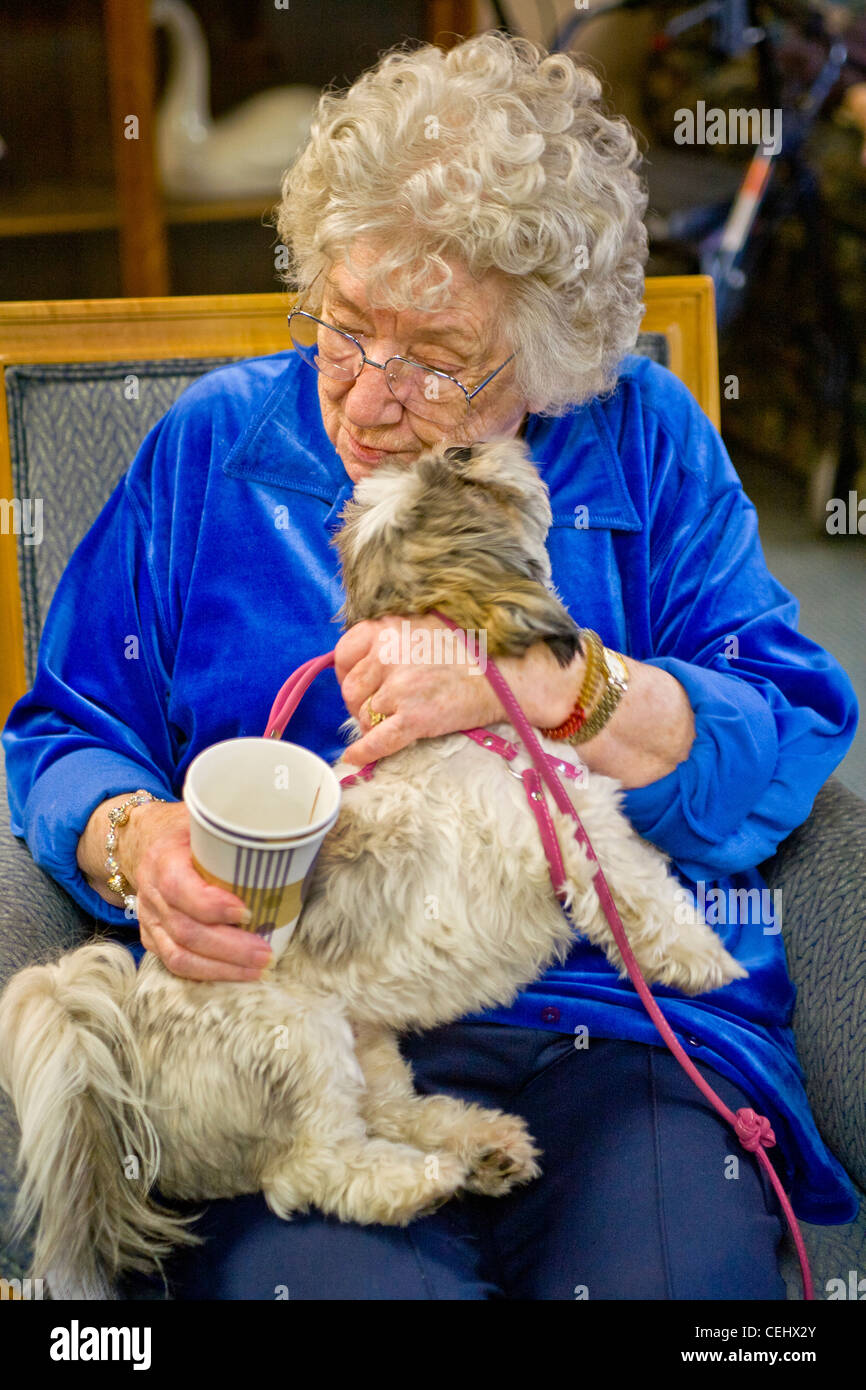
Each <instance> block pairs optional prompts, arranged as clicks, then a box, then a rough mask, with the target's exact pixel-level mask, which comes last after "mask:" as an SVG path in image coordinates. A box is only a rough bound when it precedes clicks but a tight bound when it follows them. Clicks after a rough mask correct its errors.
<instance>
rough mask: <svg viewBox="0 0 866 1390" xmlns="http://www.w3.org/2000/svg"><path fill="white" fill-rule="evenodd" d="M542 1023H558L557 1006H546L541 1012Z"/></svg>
mask: <svg viewBox="0 0 866 1390" xmlns="http://www.w3.org/2000/svg"><path fill="white" fill-rule="evenodd" d="M541 1021H542V1023H558V1022H559V1009H557V1008H556V1006H555V1005H553V1004H547V1005H545V1007H544V1008H543V1009H542V1010H541Z"/></svg>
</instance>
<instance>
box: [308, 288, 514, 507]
mask: <svg viewBox="0 0 866 1390" xmlns="http://www.w3.org/2000/svg"><path fill="white" fill-rule="evenodd" d="M449 265H450V266H451V268H452V270H453V272H454V280H453V281H452V286H453V290H452V299H451V306H450V307H449V308H447V309H439V310H434V311H418V310H414V309H411V310H410V309H406V310H400V311H396V310H393V309H371V308H370V306H369V304H368V302H367V297H366V293H365V289H364V280H363V279H358V278H356V277H355V276H353V275H352V274H350V272H349V271H348V270H347V269H346V267H345V265H344V264H343V263H342V262H340V261H338V262H335V264H334V265H333V266H332V267H331V269H330V271H329V272H328V273H327V275H326V281H325V288H324V298H323V301H322V308H321V312H320V314H319V317H320V318H322V319H323V320H324V321H325V322H326V323H330V324H333V325H334V326H335V327H336V328H342V329H345V330H346V331H347V332H349V333H351V334H352V336H353V337H355V338H358V339H359V341H360V342H361V344H362V346H363V348H364V352H365V354H366V356H367V357H369V358H371V359H372V360H373V361H374V362H385V361H387V359H388V358H389V357H394V356H401V357H408V358H411V359H412V360H413V361H418V362H421V363H422V364H423V365H425V366H430V367H436V368H438V369H439V370H443V371H446V372H447V373H448V374H449V376H454V377H456V378H457V379H458V381H461V382H462V383H463V385H464V386H466V387H467V388H468V389H469V390H470V391H471V390H472V388H473V387H475V386H477V385H478V384H479V383H480V382H482V381H483V380H484V378H485V377H486V376H487V375H488V374H489V373H490V372H492V371H494V370H495V369H496V368H497V367H499V366H500V365H501V364H502V363H503V362H504V361H505V359H506V358H507V357H508V356H509V354H510V353H511V348H510V346H509V345H508V342H507V340H506V339H505V338H504V336H503V334H502V329H501V326H500V325H501V322H502V318H501V309H502V302H503V298H504V292H503V285H502V282H501V280H499V279H498V277H495V276H492V275H491V276H487V277H485V279H484V280H483V281H482V282H478V281H474V280H473V279H472V278H471V276H470V275H469V273H468V271H467V270H466V269H465V268H464V267H463V266H461V265H459V264H458V263H457V262H454V261H450V262H449ZM318 383H319V402H320V405H321V409H322V420H323V422H324V426H325V432H326V434H327V436H328V438H329V439H330V441H331V443H332V444H333V446H334V448H335V449H336V451H337V453H338V454H339V455H340V458H341V459H342V461H343V466H344V468H345V470H346V472H347V473H348V475H349V477H350V478H351V479H352V481H353V482H355V483H357V482H359V481H360V479H361V478H365V477H367V476H368V475H369V474H370V473H372V472H373V471H374V469H375V468H376V467H377V466H378V464H380V463H382V462H388V463H402V464H406V465H411V464H412V463H414V461H415V460H416V459H417V458H418V456H419V455H420V454H422V453H423V452H424V451H425V450H426V449H428V448H429V447H430V446H431V445H432V444H437V443H439V441H440V440H442V439H444V438H445V436H444V434H443V432H442V430H441V429H440V428H439V427H438V426H436V425H434V424H431V423H430V421H427V420H421V419H419V418H418V417H417V416H416V415H412V414H410V413H409V411H407V410H405V409H404V407H403V406H402V405H401V404H400V402H399V401H398V400H397V399H396V398H395V397H394V396H392V394H391V392H390V390H389V389H388V385H387V383H386V381H385V373H384V372H382V371H379V369H378V368H377V367H370V366H367V365H365V366H364V369H363V371H362V372H361V375H360V376H359V377H357V378H356V379H355V380H354V381H353V382H350V383H348V384H346V383H345V382H340V381H334V380H331V379H330V378H328V377H325V376H322V375H321V374H320V375H319V377H318ZM526 410H527V404H526V401H525V400H524V399H522V398H521V397H520V395H519V393H518V392H517V390H516V388H515V385H514V370H513V364H511V363H509V365H508V366H507V367H506V368H505V370H504V371H502V372H500V374H499V375H498V376H497V377H495V378H494V380H493V381H491V382H490V384H489V386H485V388H484V390H483V391H481V392H479V394H478V396H476V398H475V400H474V402H473V404H472V407H471V409H470V410H469V412H468V414H467V416H466V418H465V420H464V421H463V422H462V424H461V425H460V426H459V428H456V429H451V430H449V431H448V442H449V443H453V444H472V443H474V442H475V441H476V440H479V439H487V438H489V437H491V436H493V435H498V436H500V437H508V436H511V435H515V434H516V433H517V431H518V430H519V428H520V426H521V424H522V422H523V418H524V416H525V414H526Z"/></svg>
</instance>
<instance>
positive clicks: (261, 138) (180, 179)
mask: <svg viewBox="0 0 866 1390" xmlns="http://www.w3.org/2000/svg"><path fill="white" fill-rule="evenodd" d="M150 17H151V21H152V22H153V24H154V25H156V26H158V27H164V28H165V29H166V30H167V31H168V36H169V67H168V78H167V81H166V87H165V94H164V96H163V99H162V101H161V102H160V105H159V109H158V111H157V117H156V151H157V164H158V167H159V174H160V180H161V182H162V187H163V190H164V192H165V193H166V194H167V195H168V197H170V198H180V199H187V198H191V199H206V198H214V199H216V198H244V197H249V198H252V197H256V196H257V195H259V194H261V195H263V196H268V197H276V196H277V194H278V192H279V185H280V178H281V175H282V174H283V171H284V170H285V169H287V168H288V166H289V165H290V164H291V162H292V160H293V158H294V156H295V154H296V153H297V152H298V150H299V149H300V148H301V146H302V145H303V144H304V142H305V141H306V139H307V137H308V135H309V133H310V121H311V118H312V114H313V109H314V107H315V104H316V102H317V101H318V99H319V95H320V92H319V89H318V88H317V87H304V86H291V87H289V86H286V87H272V88H269V89H268V90H267V91H264V92H259V93H257V94H256V96H253V97H250V99H249V100H248V101H245V102H244V103H243V104H242V105H241V106H238V107H236V109H235V110H233V111H229V112H227V113H226V115H224V116H220V118H219V120H217V121H214V120H213V118H212V116H211V110H210V59H209V55H208V49H207V44H206V42H205V37H204V33H203V31H202V27H201V25H200V24H199V21H198V19H197V17H196V15H195V14H194V13H193V11H192V10H191V9H190V7H189V5H187V4H184V0H152V3H151V6H150Z"/></svg>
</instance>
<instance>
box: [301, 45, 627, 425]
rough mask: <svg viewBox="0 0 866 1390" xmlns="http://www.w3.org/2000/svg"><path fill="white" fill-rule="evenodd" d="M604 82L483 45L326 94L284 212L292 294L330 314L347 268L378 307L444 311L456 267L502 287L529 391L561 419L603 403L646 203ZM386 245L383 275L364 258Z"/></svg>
mask: <svg viewBox="0 0 866 1390" xmlns="http://www.w3.org/2000/svg"><path fill="white" fill-rule="evenodd" d="M601 91H602V84H601V81H600V79H599V77H598V76H597V75H596V73H595V72H594V71H593V70H592V69H591V68H590V67H588V66H586V65H585V64H582V63H580V62H577V61H575V60H574V59H573V58H572V57H571V56H569V55H567V54H562V53H557V54H549V53H547V52H546V51H545V50H544V49H542V48H540V47H539V46H538V45H537V44H534V43H532V42H530V41H529V40H527V39H515V38H509V37H507V36H505V35H503V34H501V33H486V34H481V35H479V36H477V37H475V38H470V39H466V40H465V41H464V42H462V43H459V44H457V46H456V47H454V48H452V49H450V50H449V51H447V52H444V51H443V50H442V49H440V48H438V47H436V46H434V45H432V44H425V45H423V46H421V47H414V48H411V47H409V46H407V45H405V44H404V45H399V46H398V47H397V48H394V49H391V50H389V51H388V52H387V53H386V54H384V56H383V57H382V58H381V59H380V60H379V62H378V64H377V65H376V66H375V67H374V68H372V69H370V71H368V72H366V73H364V74H362V76H361V77H359V78H358V79H357V81H356V82H355V83H354V84H353V85H352V86H351V87H349V88H348V89H347V90H344V91H325V92H323V94H322V96H321V98H320V100H319V103H318V106H317V109H316V113H315V119H314V121H313V125H312V129H311V135H310V139H309V141H308V143H307V145H306V146H305V148H304V149H303V150H302V151H301V153H300V155H299V156H298V158H297V159H296V160H295V162H294V164H293V165H292V167H291V168H290V169H288V170H287V171H286V173H285V175H284V176H283V181H282V189H281V199H280V202H279V203H278V204H277V206H276V207H275V209H274V218H275V223H276V229H277V234H278V238H279V240H280V241H281V242H282V243H283V244H284V246H285V247H286V248H287V250H288V252H289V261H288V265H287V268H286V270H285V272H284V274H283V275H282V278H283V279H284V280H285V281H286V282H287V283H288V284H289V285H291V286H293V287H294V286H297V288H298V289H299V290H300V291H301V292H302V293H305V292H306V291H307V290H308V289H310V287H312V290H311V296H310V299H309V301H308V304H307V307H309V308H310V310H311V312H313V313H315V312H317V307H320V305H321V293H322V284H323V280H324V277H323V276H320V273H321V272H322V271H323V270H326V269H328V268H330V266H331V265H332V264H334V263H335V262H336V261H338V260H339V261H343V262H345V263H346V265H347V266H348V268H349V269H350V270H352V271H353V272H354V273H355V274H358V275H362V276H363V278H364V281H365V286H366V290H367V294H368V297H369V298H370V301H371V303H376V304H379V305H381V306H383V307H386V306H387V307H390V308H392V309H396V310H399V309H405V308H413V309H416V310H419V309H439V308H443V307H446V306H447V304H448V302H449V282H450V280H451V271H450V269H449V267H448V265H447V263H446V260H445V258H446V257H448V258H450V259H452V260H457V261H459V262H460V263H462V264H463V265H465V266H466V268H467V269H468V270H469V272H470V273H471V274H472V275H473V276H475V277H481V276H483V275H484V274H485V273H487V272H490V271H496V272H499V273H500V274H501V275H502V276H504V277H505V280H504V288H505V301H504V303H505V323H504V327H505V333H506V336H507V338H508V339H509V340H510V345H511V349H512V350H518V356H517V358H516V361H515V368H516V371H517V385H518V386H519V388H520V389H521V391H522V393H523V395H524V396H525V397H526V399H527V401H528V402H529V406H530V409H531V410H533V411H535V412H539V413H543V414H548V415H561V414H564V413H565V412H566V411H567V410H568V409H569V407H571V406H572V405H574V404H580V403H582V402H584V401H586V400H589V399H590V398H591V397H593V396H595V395H599V394H604V393H606V392H608V391H610V390H612V389H613V387H614V385H615V384H616V379H617V374H618V368H619V366H620V364H621V361H622V358H623V356H624V355H625V354H626V353H628V352H630V351H631V350H632V349H633V347H634V345H635V342H636V339H637V334H638V328H639V325H640V321H641V318H642V316H643V311H644V304H643V302H642V296H643V287H644V265H645V262H646V258H647V233H646V227H645V226H644V223H643V215H644V212H645V211H646V205H647V196H648V195H647V192H646V187H645V184H644V182H643V180H642V178H641V177H640V176H639V174H638V172H637V170H636V167H635V166H636V165H637V164H638V163H639V161H640V158H641V155H640V153H639V151H638V146H637V140H636V138H635V133H634V131H633V130H632V127H631V126H630V124H629V122H628V121H627V120H626V118H625V117H624V116H613V115H609V114H607V113H606V111H605V110H604V109H603V108H602V104H601ZM359 239H361V240H363V241H365V242H372V243H373V244H374V245H375V246H376V247H377V249H378V250H379V253H380V254H379V255H378V256H377V259H376V261H375V263H374V264H373V265H372V267H365V268H362V267H361V266H359V265H358V264H357V263H355V262H354V261H353V259H352V246H353V244H354V243H355V242H356V241H357V240H359Z"/></svg>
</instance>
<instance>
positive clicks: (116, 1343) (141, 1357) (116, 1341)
mask: <svg viewBox="0 0 866 1390" xmlns="http://www.w3.org/2000/svg"><path fill="white" fill-rule="evenodd" d="M150 1337H151V1329H150V1328H149V1327H81V1326H79V1322H78V1319H77V1318H73V1319H72V1322H71V1323H70V1325H69V1326H68V1327H54V1328H52V1329H51V1346H50V1348H49V1354H50V1356H51V1360H52V1361H131V1362H132V1363H133V1367H132V1369H133V1370H134V1371H148V1370H150Z"/></svg>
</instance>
